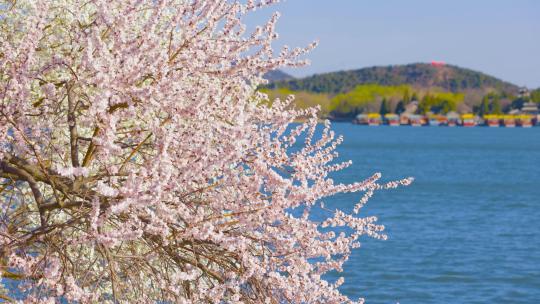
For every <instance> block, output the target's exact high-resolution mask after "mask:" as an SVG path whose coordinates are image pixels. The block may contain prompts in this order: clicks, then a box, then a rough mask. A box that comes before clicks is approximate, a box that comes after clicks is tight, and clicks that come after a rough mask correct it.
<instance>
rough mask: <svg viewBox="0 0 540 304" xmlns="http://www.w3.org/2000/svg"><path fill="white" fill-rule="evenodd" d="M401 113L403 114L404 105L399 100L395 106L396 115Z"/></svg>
mask: <svg viewBox="0 0 540 304" xmlns="http://www.w3.org/2000/svg"><path fill="white" fill-rule="evenodd" d="M403 112H405V103H404V102H403V101H401V100H400V101H399V102H398V103H397V105H396V114H401V113H403Z"/></svg>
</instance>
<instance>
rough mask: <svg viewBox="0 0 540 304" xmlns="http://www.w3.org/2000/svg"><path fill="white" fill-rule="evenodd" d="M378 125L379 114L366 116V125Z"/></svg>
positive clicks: (379, 120)
mask: <svg viewBox="0 0 540 304" xmlns="http://www.w3.org/2000/svg"><path fill="white" fill-rule="evenodd" d="M380 124H381V114H379V113H369V114H368V125H370V126H379V125H380Z"/></svg>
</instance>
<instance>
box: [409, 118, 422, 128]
mask: <svg viewBox="0 0 540 304" xmlns="http://www.w3.org/2000/svg"><path fill="white" fill-rule="evenodd" d="M423 122H424V118H423V117H422V116H421V115H410V116H409V123H410V125H411V126H412V127H421V126H422V125H423Z"/></svg>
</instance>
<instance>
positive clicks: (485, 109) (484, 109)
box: [478, 96, 490, 116]
mask: <svg viewBox="0 0 540 304" xmlns="http://www.w3.org/2000/svg"><path fill="white" fill-rule="evenodd" d="M489 103H490V102H489V97H488V96H484V97H483V98H482V103H481V104H480V109H479V111H478V113H479V114H480V115H481V116H484V115H487V114H489V113H490V109H489Z"/></svg>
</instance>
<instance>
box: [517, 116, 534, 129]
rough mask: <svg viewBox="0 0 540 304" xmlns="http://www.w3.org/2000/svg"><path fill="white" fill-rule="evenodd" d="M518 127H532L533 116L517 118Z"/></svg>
mask: <svg viewBox="0 0 540 304" xmlns="http://www.w3.org/2000/svg"><path fill="white" fill-rule="evenodd" d="M517 122H518V125H519V126H520V127H522V128H531V127H532V126H533V116H532V115H527V114H522V115H519V116H518V118H517Z"/></svg>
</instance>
